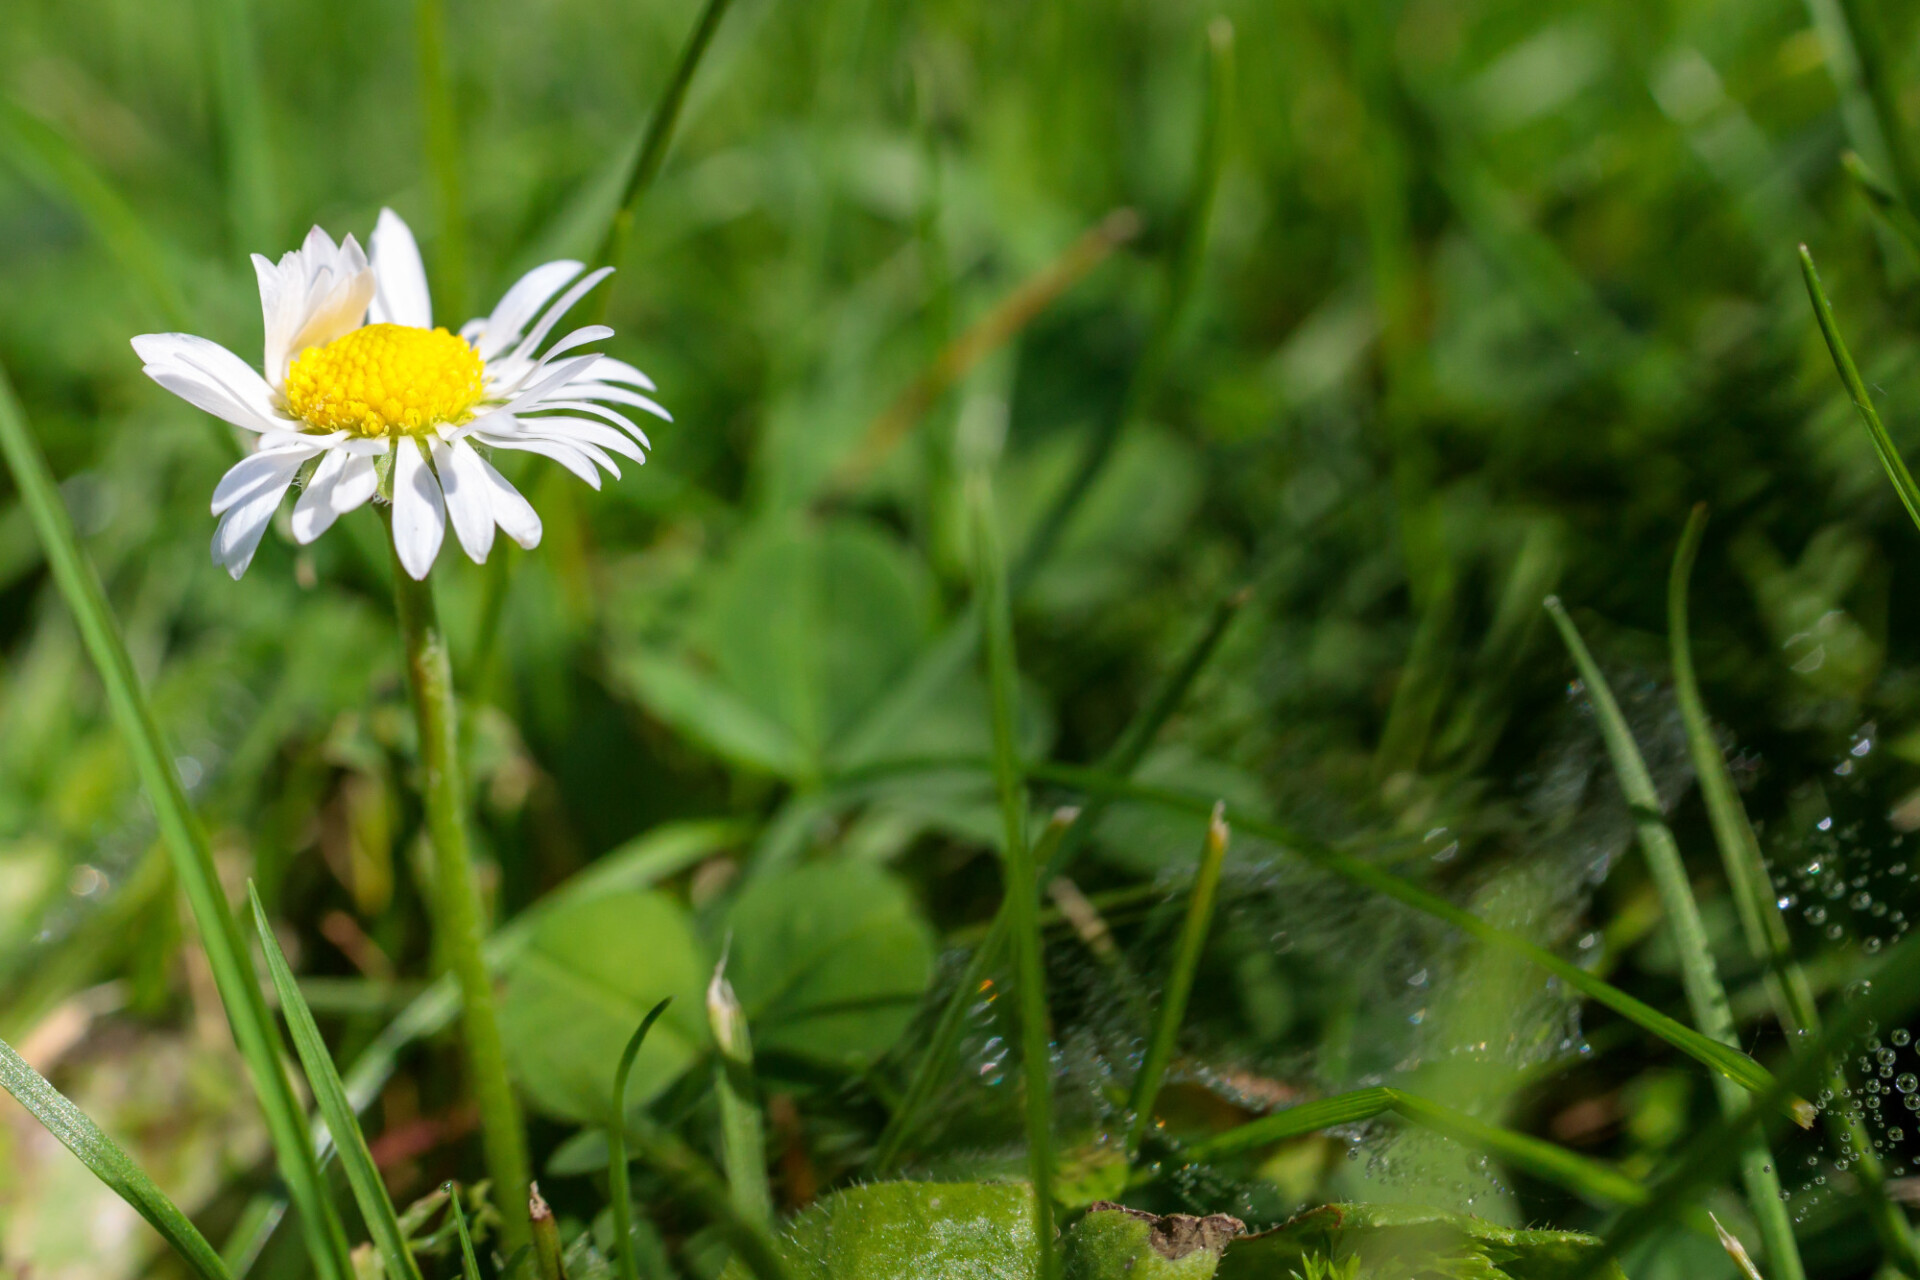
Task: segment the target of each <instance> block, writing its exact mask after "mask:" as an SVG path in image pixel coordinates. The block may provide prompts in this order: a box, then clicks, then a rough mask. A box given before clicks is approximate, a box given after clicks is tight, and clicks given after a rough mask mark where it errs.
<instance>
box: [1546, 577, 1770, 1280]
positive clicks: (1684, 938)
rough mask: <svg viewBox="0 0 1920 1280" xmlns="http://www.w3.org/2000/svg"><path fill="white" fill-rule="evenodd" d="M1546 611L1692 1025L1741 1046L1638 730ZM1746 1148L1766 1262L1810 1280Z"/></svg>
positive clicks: (1728, 1091) (1744, 1171)
mask: <svg viewBox="0 0 1920 1280" xmlns="http://www.w3.org/2000/svg"><path fill="white" fill-rule="evenodd" d="M1546 607H1547V612H1548V613H1549V614H1550V615H1552V617H1553V624H1554V626H1556V627H1558V628H1559V630H1560V636H1561V639H1563V640H1564V641H1566V645H1567V650H1568V652H1569V653H1571V654H1572V655H1573V661H1574V666H1575V667H1577V668H1578V669H1579V672H1580V678H1581V680H1583V681H1584V682H1585V683H1586V691H1587V698H1588V700H1589V701H1590V702H1591V703H1592V705H1593V710H1594V717H1595V719H1596V720H1598V721H1599V725H1600V736H1601V738H1602V739H1603V740H1604V741H1605V743H1606V746H1607V754H1608V756H1609V757H1610V758H1611V759H1612V761H1613V772H1614V776H1615V777H1616V778H1618V779H1619V782H1620V789H1621V790H1622V791H1623V792H1625V793H1626V798H1627V805H1628V807H1629V808H1630V809H1631V810H1632V811H1633V821H1634V831H1635V834H1636V835H1637V836H1638V838H1639V843H1640V850H1641V852H1642V853H1644V854H1645V855H1646V859H1647V869H1648V871H1649V872H1650V873H1651V876H1652V879H1653V885H1654V889H1655V891H1656V892H1657V894H1658V895H1659V898H1660V910H1661V914H1662V915H1664V916H1665V917H1666V920H1667V926H1668V928H1669V929H1670V930H1672V938H1673V943H1674V949H1675V951H1676V952H1677V953H1678V955H1679V958H1680V981H1681V986H1682V987H1684V988H1685V990H1686V993H1687V1005H1688V1007H1689V1008H1691V1009H1692V1011H1693V1020H1694V1023H1695V1024H1696V1025H1697V1026H1698V1027H1699V1029H1700V1030H1701V1031H1703V1032H1705V1033H1706V1034H1707V1035H1709V1036H1711V1037H1712V1038H1713V1039H1715V1040H1718V1041H1719V1042H1720V1043H1721V1044H1724V1045H1726V1046H1727V1047H1729V1048H1733V1049H1737V1048H1738V1047H1739V1045H1740V1038H1739V1035H1738V1033H1737V1032H1736V1031H1735V1029H1734V1024H1733V1010H1732V1009H1731V1008H1730V1007H1729V1006H1728V1004H1727V990H1726V986H1725V985H1724V984H1723V983H1722V982H1721V981H1720V969H1719V966H1718V965H1717V964H1716V963H1715V962H1714V958H1713V944H1712V942H1711V941H1710V940H1709V939H1708V937H1707V926H1706V923H1705V921H1703V920H1702V919H1701V917H1700V905H1699V903H1697V902H1695V901H1694V897H1693V889H1692V887H1691V886H1690V885H1689V883H1688V881H1687V868H1686V864H1685V863H1684V862H1683V861H1682V860H1681V857H1680V846H1679V844H1678V843H1676V842H1675V840H1674V838H1673V832H1672V831H1671V830H1669V829H1668V827H1667V823H1666V819H1665V818H1663V817H1662V816H1661V813H1660V796H1659V793H1658V792H1657V791H1655V790H1654V786H1653V778H1652V775H1650V774H1649V773H1648V772H1647V763H1646V761H1645V759H1643V758H1642V757H1641V755H1640V748H1639V746H1638V745H1637V744H1636V743H1635V742H1634V740H1633V732H1632V730H1630V729H1629V728H1628V727H1627V719H1626V717H1625V716H1624V715H1622V714H1621V712H1620V704H1619V703H1618V702H1617V701H1616V700H1615V699H1614V696H1613V690H1612V689H1611V688H1609V687H1608V685H1607V679H1606V677H1605V676H1604V675H1603V674H1601V671H1600V667H1599V664H1598V663H1596V662H1595V661H1594V660H1593V654H1592V653H1590V652H1589V651H1588V649H1587V645H1586V642H1585V641H1584V640H1582V639H1581V638H1580V631H1579V629H1578V628H1577V627H1575V626H1574V625H1573V619H1572V618H1570V617H1568V616H1567V611H1566V609H1565V607H1563V606H1562V605H1561V603H1560V600H1559V597H1557V596H1548V597H1547V601H1546ZM1714 1089H1715V1092H1716V1093H1717V1095H1718V1097H1719V1101H1720V1110H1721V1112H1722V1114H1725V1115H1731V1114H1733V1113H1734V1112H1736V1111H1737V1110H1739V1108H1740V1106H1741V1104H1742V1102H1743V1100H1744V1099H1743V1097H1742V1094H1741V1090H1740V1087H1739V1086H1738V1085H1736V1084H1734V1082H1733V1081H1731V1080H1728V1079H1726V1078H1725V1077H1722V1076H1716V1077H1714ZM1743 1147H1744V1149H1743V1150H1742V1152H1741V1155H1740V1163H1741V1180H1742V1181H1743V1182H1744V1183H1745V1184H1746V1188H1747V1203H1748V1208H1749V1209H1751V1211H1752V1213H1753V1217H1754V1221H1755V1223H1756V1224H1758V1226H1759V1228H1760V1237H1761V1242H1762V1247H1763V1248H1764V1249H1765V1250H1766V1255H1767V1265H1768V1267H1769V1268H1770V1269H1771V1270H1772V1271H1773V1272H1774V1274H1775V1276H1776V1277H1777V1280H1804V1277H1805V1275H1806V1267H1805V1266H1804V1265H1803V1264H1802V1262H1801V1261H1800V1246H1799V1244H1798V1243H1797V1242H1796V1241H1795V1240H1794V1237H1793V1219H1792V1215H1791V1214H1790V1213H1789V1212H1788V1209H1787V1206H1786V1203H1785V1201H1784V1200H1783V1199H1782V1197H1781V1194H1780V1176H1779V1174H1777V1173H1775V1172H1774V1164H1773V1153H1772V1152H1771V1151H1770V1150H1769V1149H1768V1147H1767V1141H1766V1138H1765V1136H1764V1135H1761V1134H1755V1135H1752V1136H1750V1137H1748V1138H1747V1139H1746V1141H1745V1142H1744V1144H1743Z"/></svg>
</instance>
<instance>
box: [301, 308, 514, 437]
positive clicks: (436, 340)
mask: <svg viewBox="0 0 1920 1280" xmlns="http://www.w3.org/2000/svg"><path fill="white" fill-rule="evenodd" d="M486 367H487V366H486V362H485V361H484V360H482V359H481V358H480V355H479V353H478V352H476V351H475V350H474V349H473V348H472V347H470V346H468V345H467V344H466V342H465V340H463V339H461V338H459V337H457V336H455V335H454V334H451V333H448V332H447V331H446V330H445V329H412V328H409V327H407V326H406V325H401V324H370V325H365V326H363V327H361V328H358V329H355V330H354V331H353V332H352V333H348V334H344V335H342V336H341V337H338V338H335V339H334V340H333V341H332V342H329V343H327V345H326V346H324V347H308V348H307V349H306V350H305V351H303V352H301V353H300V357H299V358H298V359H297V360H295V361H294V362H293V364H292V366H291V367H289V368H288V370H287V383H286V389H285V390H286V397H287V407H288V408H289V409H291V410H293V412H294V413H295V414H296V415H298V416H299V417H300V419H301V420H302V421H304V422H306V423H307V424H309V425H310V426H314V427H318V428H319V429H320V430H322V431H341V430H346V431H351V432H353V433H355V434H356V435H363V436H384V435H387V434H389V433H392V434H418V433H420V432H423V431H426V430H428V429H429V428H431V427H434V426H436V425H438V424H440V423H443V422H453V423H459V422H465V421H466V420H467V419H469V418H471V417H472V416H473V406H474V405H476V404H478V403H479V402H480V397H481V395H482V394H484V389H485V388H484V379H483V374H484V373H485V371H486Z"/></svg>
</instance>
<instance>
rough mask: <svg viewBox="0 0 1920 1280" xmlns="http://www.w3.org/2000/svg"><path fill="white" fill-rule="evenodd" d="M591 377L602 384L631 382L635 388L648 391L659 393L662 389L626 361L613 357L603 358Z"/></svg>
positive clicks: (594, 368)
mask: <svg viewBox="0 0 1920 1280" xmlns="http://www.w3.org/2000/svg"><path fill="white" fill-rule="evenodd" d="M590 376H591V377H593V378H596V379H598V380H599V381H601V382H630V383H632V384H633V385H634V386H636V387H642V388H645V389H646V390H648V391H658V390H659V389H660V388H658V387H656V386H654V385H653V379H652V378H649V377H648V376H647V375H646V374H644V373H642V372H640V371H639V370H638V369H636V368H634V367H633V366H632V365H630V364H628V363H627V362H626V361H625V360H615V359H614V358H613V357H612V356H601V357H600V363H599V364H597V365H595V366H594V367H593V373H592V374H591V375H590Z"/></svg>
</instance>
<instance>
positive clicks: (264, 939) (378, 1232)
mask: <svg viewBox="0 0 1920 1280" xmlns="http://www.w3.org/2000/svg"><path fill="white" fill-rule="evenodd" d="M247 897H248V899H249V900H250V901H251V902H252V903H253V926H254V929H255V931H256V932H258V933H259V935H260V951H261V953H262V954H263V955H264V956H265V957H266V961H267V973H268V975H269V976H270V977H271V978H272V979H273V989H274V991H275V992H276V993H278V995H279V997H280V1013H281V1016H282V1017H284V1018H285V1019H286V1020H287V1030H288V1031H289V1032H291V1033H292V1035H293V1047H294V1051H295V1052H296V1053H298V1054H299V1055H300V1064H301V1065H302V1066H304V1067H305V1068H306V1070H307V1085H308V1087H309V1088H311V1089H312V1090H313V1100H314V1103H315V1104H316V1105H317V1106H318V1107H319V1108H320V1114H321V1115H322V1116H324V1117H326V1121H327V1127H328V1128H329V1129H330V1130H332V1132H333V1145H334V1149H335V1150H336V1151H338V1152H339V1153H340V1164H341V1166H342V1167H343V1168H344V1169H345V1170H346V1174H347V1185H348V1186H350V1187H352V1188H353V1198H354V1202H355V1203H356V1204H358V1205H359V1206H360V1217H361V1219H362V1220H363V1221H364V1222H365V1223H366V1224H367V1233H368V1234H369V1235H370V1236H372V1237H373V1247H374V1249H375V1250H376V1251H377V1252H378V1253H379V1254H380V1260H381V1261H382V1262H383V1263H384V1264H385V1265H386V1273H387V1275H388V1277H390V1280H420V1268H419V1267H418V1266H416V1265H415V1264H414V1261H413V1255H412V1254H411V1253H409V1252H408V1251H407V1237H406V1233H405V1232H404V1231H402V1230H401V1229H400V1219H399V1216H398V1215H397V1214H396V1213H395V1212H394V1208H393V1201H392V1200H391V1199H390V1198H388V1196H387V1184H386V1183H385V1182H384V1181H382V1180H381V1177H380V1170H379V1168H378V1167H376V1166H375V1165H374V1163H373V1154H372V1153H371V1152H370V1151H368V1150H367V1139H366V1135H365V1134H363V1133H361V1132H360V1121H359V1118H358V1117H356V1116H355V1115H354V1113H353V1105H352V1104H351V1103H349V1102H348V1101H347V1091H346V1087H345V1086H344V1085H342V1084H341V1083H340V1073H339V1072H338V1071H336V1070H335V1069H334V1065H333V1058H332V1057H331V1056H330V1055H329V1054H328V1053H327V1044H326V1041H325V1040H322V1039H321V1038H320V1028H319V1026H318V1025H316V1024H315V1022H314V1020H313V1011H312V1010H310V1009H308V1008H307V1002H306V1001H305V1000H303V999H301V998H300V984H299V983H298V982H296V981H295V980H294V977H293V969H292V968H291V967H290V966H288V964H287V957H286V955H285V953H283V952H282V951H281V950H280V942H279V940H278V939H277V938H275V937H274V936H273V926H272V925H271V924H270V923H268V921H267V909H266V908H265V907H263V906H261V905H260V894H259V892H258V891H257V890H256V889H255V888H254V887H253V882H252V881H248V882H247Z"/></svg>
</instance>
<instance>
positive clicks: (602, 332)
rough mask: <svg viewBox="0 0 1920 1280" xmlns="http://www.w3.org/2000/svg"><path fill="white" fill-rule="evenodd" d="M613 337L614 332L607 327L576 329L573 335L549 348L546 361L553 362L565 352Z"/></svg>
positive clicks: (590, 326)
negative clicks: (552, 360)
mask: <svg viewBox="0 0 1920 1280" xmlns="http://www.w3.org/2000/svg"><path fill="white" fill-rule="evenodd" d="M612 336H613V330H612V328H611V327H609V326H607V325H604V324H590V325H585V326H583V327H581V328H579V329H575V330H574V331H573V332H572V333H570V334H568V335H567V336H566V337H564V338H562V339H560V341H558V342H556V343H554V344H553V345H552V346H550V347H548V348H547V354H546V357H545V359H547V360H551V359H553V358H554V357H555V356H557V355H559V354H561V353H562V352H564V351H571V350H573V349H574V348H575V347H584V346H586V345H587V344H588V343H589V342H599V341H600V340H601V339H602V338H611V337H612Z"/></svg>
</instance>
